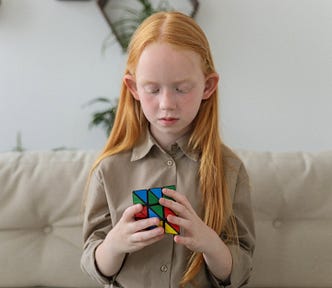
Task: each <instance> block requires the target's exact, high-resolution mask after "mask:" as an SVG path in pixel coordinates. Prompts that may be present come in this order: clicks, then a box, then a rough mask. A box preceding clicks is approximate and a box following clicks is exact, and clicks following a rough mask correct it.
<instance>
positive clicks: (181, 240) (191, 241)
mask: <svg viewBox="0 0 332 288" xmlns="http://www.w3.org/2000/svg"><path fill="white" fill-rule="evenodd" d="M163 193H164V194H165V195H166V196H169V197H172V198H173V199H174V200H175V201H172V200H170V199H166V198H160V200H159V203H160V204H161V205H163V206H165V207H167V208H169V209H171V210H173V211H174V212H175V213H176V214H177V215H176V216H174V215H169V216H168V217H167V221H169V222H170V223H173V224H176V225H179V226H180V227H181V228H182V231H183V232H182V231H181V235H176V236H174V241H175V242H176V243H178V244H182V245H185V246H186V247H187V248H188V249H190V250H191V251H194V252H202V253H204V252H205V251H206V250H208V249H209V244H210V243H211V240H213V239H215V237H217V238H219V237H218V235H217V233H216V232H215V231H214V230H213V229H211V228H210V227H209V226H207V225H206V224H205V223H204V222H203V221H202V219H201V218H200V217H199V216H198V215H197V213H196V212H195V210H194V209H193V208H192V206H191V204H190V202H189V201H188V199H187V197H186V196H184V195H182V194H180V193H178V192H176V191H175V190H171V189H166V188H164V189H163Z"/></svg>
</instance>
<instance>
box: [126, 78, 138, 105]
mask: <svg viewBox="0 0 332 288" xmlns="http://www.w3.org/2000/svg"><path fill="white" fill-rule="evenodd" d="M123 82H124V84H125V85H126V86H127V88H128V90H129V91H130V93H131V95H132V96H133V97H134V98H135V99H136V100H139V96H138V92H137V85H136V79H135V77H134V76H132V75H130V74H126V75H125V76H124V77H123Z"/></svg>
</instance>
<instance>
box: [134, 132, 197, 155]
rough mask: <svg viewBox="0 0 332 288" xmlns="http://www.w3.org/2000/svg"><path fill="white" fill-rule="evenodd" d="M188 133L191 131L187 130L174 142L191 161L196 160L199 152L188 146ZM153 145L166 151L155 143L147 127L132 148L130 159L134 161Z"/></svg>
mask: <svg viewBox="0 0 332 288" xmlns="http://www.w3.org/2000/svg"><path fill="white" fill-rule="evenodd" d="M190 134H191V133H190V132H188V133H186V134H185V135H183V136H182V137H181V138H179V139H178V140H177V141H176V144H177V145H178V146H179V148H180V149H181V150H182V152H183V153H184V154H185V155H186V156H187V157H188V158H190V159H192V160H193V161H197V160H198V158H199V153H198V152H195V151H191V150H190V149H189V148H188V142H189V138H190ZM154 146H156V147H157V148H158V149H159V150H161V151H162V152H164V153H166V152H165V150H164V149H162V148H161V147H160V145H159V144H158V143H157V141H156V140H155V139H154V138H153V136H152V134H151V133H150V130H149V129H147V131H146V133H144V135H142V137H141V139H140V141H139V142H138V144H137V145H136V146H135V147H134V148H133V150H132V155H131V161H136V160H140V159H142V158H144V157H145V156H146V155H147V154H148V153H149V152H150V151H151V149H152V147H154Z"/></svg>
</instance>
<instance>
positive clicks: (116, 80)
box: [0, 0, 332, 151]
mask: <svg viewBox="0 0 332 288" xmlns="http://www.w3.org/2000/svg"><path fill="white" fill-rule="evenodd" d="M196 19H197V21H198V23H199V24H200V25H201V26H202V28H203V29H204V30H205V32H206V34H207V36H208V38H209V40H210V43H211V47H212V50H213V54H214V58H215V62H216V66H217V68H218V71H219V73H220V75H221V101H220V112H221V129H222V133H223V135H224V140H225V142H226V143H227V144H229V145H230V146H233V147H237V148H246V149H255V150H271V151H289V150H307V151H318V150H325V149H331V148H332V132H331V130H332V129H331V128H330V125H331V123H332V113H330V111H331V107H332V97H331V96H332V1H330V0H287V1H279V0H248V1H245V0H242V1H241V0H204V1H203V0H201V1H200V10H199V12H198V14H197V18H196ZM108 35H109V28H108V26H107V25H106V22H105V21H104V19H103V18H102V16H101V15H100V12H99V11H98V9H97V7H96V4H95V2H94V1H87V2H84V1H82V2H80V1H72V2H71V1H68V2H67V1H57V0H3V1H2V4H1V6H0V151H5V150H10V149H12V147H13V146H15V137H16V136H15V135H16V133H17V131H21V133H22V137H23V146H24V147H25V148H27V149H31V150H37V149H52V148H56V147H59V146H65V147H68V148H78V149H99V148H100V147H102V145H103V143H104V141H105V136H104V132H103V131H102V130H101V129H97V128H95V129H92V130H89V129H88V128H87V127H88V123H89V121H90V114H91V112H93V111H95V110H97V108H98V107H88V108H82V105H83V104H84V103H86V102H88V101H89V100H91V99H93V98H95V97H99V96H106V97H113V98H115V97H117V95H118V92H119V86H120V79H121V74H122V71H123V69H124V62H125V55H124V54H122V52H121V50H120V48H119V46H118V45H117V44H116V43H115V44H113V45H112V46H109V48H108V49H107V50H106V51H105V53H104V54H103V53H101V47H102V45H103V41H104V40H105V39H106V38H107V36H108Z"/></svg>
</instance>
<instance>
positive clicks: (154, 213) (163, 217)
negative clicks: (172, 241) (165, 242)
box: [133, 185, 180, 234]
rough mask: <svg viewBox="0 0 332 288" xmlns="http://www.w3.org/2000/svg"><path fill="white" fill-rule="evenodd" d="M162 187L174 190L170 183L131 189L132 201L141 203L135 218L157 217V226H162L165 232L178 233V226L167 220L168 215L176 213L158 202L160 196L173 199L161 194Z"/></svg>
mask: <svg viewBox="0 0 332 288" xmlns="http://www.w3.org/2000/svg"><path fill="white" fill-rule="evenodd" d="M163 188H168V189H172V190H175V186H174V185H171V186H164V187H156V188H148V189H140V190H134V191H133V203H134V204H138V203H139V204H142V205H143V210H142V211H141V212H140V213H137V214H135V219H137V220H138V219H145V218H151V217H158V218H159V219H160V222H159V226H161V227H163V228H164V230H165V233H168V234H180V227H179V226H178V225H175V224H172V223H169V222H168V221H167V216H168V215H176V214H175V213H174V212H173V211H172V210H171V209H169V208H167V207H164V206H162V205H160V204H159V199H160V198H167V199H171V200H173V201H174V199H172V198H171V197H168V196H166V195H164V194H163V192H162V189H163Z"/></svg>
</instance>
